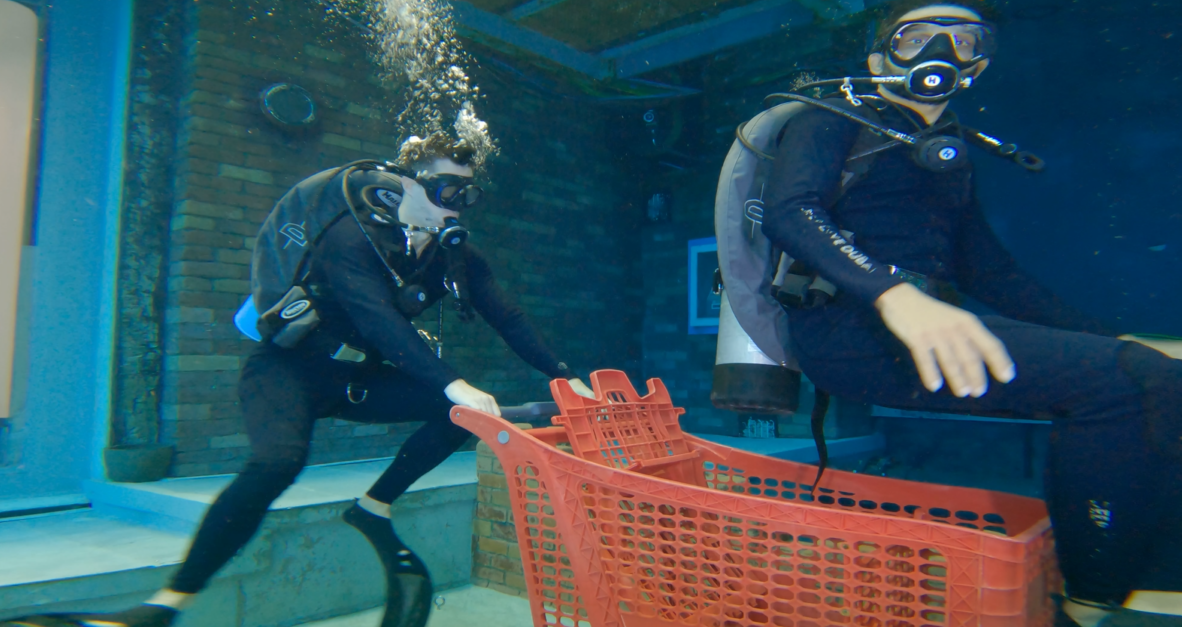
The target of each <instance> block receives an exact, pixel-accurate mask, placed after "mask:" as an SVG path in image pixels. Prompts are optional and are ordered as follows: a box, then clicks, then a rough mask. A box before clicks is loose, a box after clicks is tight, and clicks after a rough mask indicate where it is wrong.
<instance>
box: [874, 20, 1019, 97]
mask: <svg viewBox="0 0 1182 627" xmlns="http://www.w3.org/2000/svg"><path fill="white" fill-rule="evenodd" d="M879 50H881V51H882V52H883V54H886V55H888V56H889V57H890V59H891V62H892V63H894V64H895V65H896V66H898V67H901V68H905V69H907V73H906V75H905V76H903V77H900V78H901V80H899V81H898V82H897V83H894V84H891V85H888V88H889V89H891V90H892V91H895V92H896V93H899V94H900V95H902V96H904V97H906V98H911V99H913V100H918V101H920V102H943V101H945V100H948V99H949V98H951V97H952V96H953V95H955V94H956V93H957V92H958V91H960V90H961V89H963V88H966V87H969V86H971V85H972V84H973V80H974V79H975V78H976V76H975V73H967V74H966V71H967V70H971V69H973V68H974V67H976V66H977V64H979V63H981V62H982V61H986V60H987V59H989V58H990V57H992V56H993V54H994V53H996V52H997V39H996V37H995V29H994V27H993V25H991V24H989V23H987V22H979V21H975V20H965V19H962V18H951V17H947V18H945V17H934V18H927V19H923V20H916V21H911V22H904V23H902V24H898V25H897V26H896V27H895V30H894V31H893V34H892V35H891V36H890V38H889V39H886V40H884V41H883V42H881V44H880V47H879Z"/></svg>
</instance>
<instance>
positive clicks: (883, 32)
mask: <svg viewBox="0 0 1182 627" xmlns="http://www.w3.org/2000/svg"><path fill="white" fill-rule="evenodd" d="M894 4H895V6H894V11H893V13H892V14H890V15H889V17H888V18H887V19H886V20H884V21H883V22H882V24H883V27H882V28H881V29H880V32H879V38H878V40H877V42H876V44H875V46H874V48H873V50H872V51H871V54H870V55H869V58H868V63H869V67H870V70H871V73H872V74H873V76H872V77H867V78H853V77H851V78H845V79H836V80H829V81H817V82H813V83H810V84H807V85H804V86H803V88H802V89H799V90H797V91H798V92H801V91H805V90H810V92H809V93H812V92H811V90H813V89H814V88H816V89H824V88H826V87H832V88H834V91H835V92H837V93H834V94H833V95H832V96H829V97H821V98H817V97H810V96H808V95H804V94H801V93H791V94H777V95H776V96H775V97H776V98H778V99H779V100H788V101H789V102H787V103H785V104H780V105H778V106H776V107H774V108H772V109H769V110H768V111H765V112H764V113H762V114H760V116H757V117H756V118H754V119H752V120H751V121H750V122H748V123H746V124H745V125H743V126H742V127H740V129H739V138H738V141H736V143H735V145H734V147H733V148H732V150H731V153H730V156H729V157H728V159H727V162H726V165H725V166H724V170H723V173H722V177H721V179H720V185H719V192H718V204H717V209H716V229H717V234H718V240H719V259H720V265H721V271H722V277H721V278H722V281H721V282H722V284H723V286H724V289H725V294H726V296H727V299H726V300H727V302H726V303H725V304H724V313H723V317H724V318H727V317H728V316H733V320H734V321H736V322H737V323H738V325H739V326H740V327H741V329H742V331H743V333H742V334H741V335H742V337H741V338H740V340H741V341H740V342H738V343H735V344H734V346H733V348H736V350H735V351H730V350H729V349H728V348H727V346H728V345H727V340H726V335H727V334H726V333H725V332H724V331H725V330H724V329H720V345H719V355H720V362H719V363H720V366H719V370H717V371H716V379H715V382H716V388H715V398H716V400H719V401H720V402H721V404H727V403H729V404H730V405H732V406H738V405H742V404H744V403H745V404H747V405H754V406H760V405H761V404H762V406H763V407H764V408H765V409H767V408H769V407H770V408H772V409H774V407H773V406H774V405H775V402H776V399H775V398H774V397H775V395H776V392H777V391H778V390H782V389H784V386H786V385H791V384H792V383H794V382H795V383H796V384H799V374H795V375H794V374H793V370H797V372H799V371H803V373H804V374H806V375H807V376H808V378H809V380H811V381H812V382H813V383H815V384H816V386H817V388H818V389H819V390H824V391H826V392H828V393H832V394H835V395H838V396H841V397H843V398H847V399H851V400H855V401H858V402H862V403H867V404H873V405H881V406H887V407H894V408H900V409H911V410H924V411H935V412H943V413H956V414H975V415H986V416H988V415H1017V416H1025V417H1045V418H1046V419H1048V420H1053V435H1052V439H1051V442H1052V450H1051V455H1050V461H1049V472H1048V488H1047V492H1048V494H1049V498H1048V505H1049V509H1050V512H1051V518H1052V521H1053V524H1054V528H1055V537H1056V541H1057V550H1058V555H1059V563H1060V565H1061V568H1062V571H1063V574H1064V576H1065V578H1066V583H1067V588H1066V598H1065V600H1064V603H1063V608H1064V612H1065V615H1063V616H1061V617H1060V619H1061V620H1062V621H1065V622H1064V624H1076V623H1077V624H1079V625H1086V626H1093V625H1096V624H1097V623H1098V622H1099V621H1100V620H1105V621H1106V622H1105V623H1104V624H1105V625H1116V624H1124V623H1122V622H1120V621H1121V620H1125V619H1124V618H1123V616H1128V615H1131V614H1133V612H1131V611H1129V610H1125V609H1122V607H1121V606H1122V605H1123V604H1125V603H1126V600H1127V599H1128V598H1129V596H1130V592H1131V591H1132V590H1134V589H1135V587H1136V586H1137V585H1138V577H1139V576H1140V575H1141V573H1142V572H1143V571H1144V570H1145V569H1146V560H1147V559H1148V557H1149V554H1150V548H1151V544H1150V543H1151V542H1152V541H1153V539H1154V538H1155V537H1158V534H1156V533H1154V530H1155V529H1156V528H1157V527H1156V526H1157V525H1158V524H1162V523H1169V522H1172V523H1174V524H1175V525H1176V523H1177V521H1166V520H1161V518H1163V516H1162V514H1161V513H1162V512H1164V511H1168V510H1166V509H1165V508H1161V507H1158V504H1159V502H1160V500H1159V499H1161V498H1163V497H1167V498H1168V495H1170V494H1172V493H1173V492H1172V491H1171V490H1170V489H1169V488H1171V487H1176V486H1177V485H1178V483H1179V477H1180V476H1182V474H1180V473H1179V470H1180V469H1182V465H1180V463H1179V456H1180V455H1182V439H1180V437H1182V362H1179V361H1177V360H1173V359H1170V358H1169V357H1168V356H1167V355H1166V354H1163V352H1159V350H1154V349H1153V348H1150V347H1147V346H1145V345H1143V343H1139V342H1135V341H1124V340H1125V339H1137V338H1123V337H1122V338H1120V339H1118V338H1116V337H1114V335H1115V333H1113V332H1110V331H1109V330H1108V329H1107V328H1106V327H1105V326H1104V325H1103V324H1101V323H1099V322H1097V321H1095V320H1092V319H1091V318H1089V317H1088V316H1086V315H1084V314H1082V313H1080V312H1078V311H1076V310H1074V309H1073V308H1071V307H1069V306H1068V305H1067V304H1066V303H1064V302H1063V301H1062V300H1060V299H1059V298H1058V297H1056V296H1055V295H1054V294H1052V293H1051V292H1050V291H1049V290H1047V289H1045V288H1044V287H1042V286H1041V285H1039V284H1038V283H1037V282H1036V281H1035V280H1034V279H1033V278H1032V277H1031V276H1030V275H1028V274H1027V273H1025V272H1024V271H1022V270H1021V269H1020V268H1019V267H1018V265H1017V263H1016V262H1015V260H1014V259H1013V257H1011V256H1010V255H1009V254H1008V253H1007V252H1006V250H1005V249H1004V248H1003V246H1002V245H1001V243H1000V242H999V241H998V238H997V237H996V236H995V234H994V233H993V231H992V230H991V229H990V227H989V224H988V222H987V221H986V219H985V217H984V214H983V213H982V210H981V207H980V206H979V204H978V203H977V200H976V194H975V188H974V185H975V183H974V178H973V167H972V164H971V162H970V161H969V155H968V150H969V145H970V144H972V145H975V146H977V147H979V148H981V149H983V150H984V151H985V152H987V153H989V154H992V155H994V156H998V157H1002V158H1004V159H1007V160H1011V161H1014V162H1016V163H1017V164H1018V165H1019V166H1021V167H1023V168H1025V169H1027V170H1030V171H1035V172H1037V171H1040V170H1041V169H1042V167H1043V164H1042V162H1041V160H1039V159H1038V158H1037V157H1034V156H1033V155H1031V154H1029V153H1026V152H1023V151H1021V150H1018V148H1017V146H1015V145H1013V144H1009V143H1007V142H1004V141H1001V140H998V139H996V138H994V137H992V136H990V135H987V134H985V133H983V132H980V131H977V130H975V129H970V128H968V127H966V126H964V125H963V124H961V123H960V122H959V120H957V118H956V117H955V115H953V114H952V112H951V111H949V110H948V109H947V107H948V103H949V100H950V99H951V98H952V97H953V96H954V95H956V94H958V93H961V92H963V91H964V90H966V89H968V88H969V87H971V86H972V84H973V83H974V82H975V81H976V80H977V79H978V78H979V77H980V76H981V74H982V72H984V71H985V69H986V68H987V67H988V66H989V63H990V60H991V57H992V55H993V53H994V51H995V32H994V31H995V27H994V26H993V25H992V24H990V23H989V22H986V21H985V16H984V15H983V12H985V11H986V10H987V8H988V7H987V6H986V4H985V3H984V2H981V1H979V0H950V1H948V2H926V3H924V2H899V3H894ZM866 86H870V87H871V88H866ZM860 87H861V88H862V89H859V88H860ZM838 90H840V91H838ZM863 92H867V93H863ZM1168 270H1169V269H1168V268H1163V271H1168ZM962 294H963V295H968V296H971V297H973V298H975V299H977V300H978V301H980V302H983V303H984V304H986V305H988V306H989V307H991V308H992V309H993V310H995V311H997V312H999V313H1000V314H1001V315H983V316H980V317H978V316H976V315H973V314H972V313H969V312H968V311H966V310H965V309H963V308H962V307H961V303H962V300H961V296H960V295H962ZM724 322H725V320H724ZM789 330H790V332H789ZM752 343H753V344H754V345H755V346H758V347H759V349H761V350H760V351H759V352H758V357H759V359H757V360H755V361H754V362H751V363H746V364H744V363H740V362H741V361H742V360H739V359H723V357H725V356H726V355H728V354H729V353H737V352H742V349H744V348H747V347H748V346H749V345H751V344H752ZM1147 343H1151V344H1153V342H1147ZM1155 345H1156V347H1157V348H1160V349H1162V350H1163V351H1176V350H1177V347H1178V344H1177V343H1170V342H1168V341H1159V342H1156V344H1155ZM744 354H748V353H744ZM728 362H729V363H728ZM756 362H758V363H756ZM990 375H992V377H993V378H994V379H996V381H998V382H999V383H1000V384H1004V385H1000V384H999V385H993V386H990V385H989V376H990ZM794 376H795V379H794V378H793V377H794ZM760 393H766V395H767V396H768V398H765V399H762V400H761V399H758V398H754V397H755V396H758V395H759V394H760ZM743 394H746V395H747V398H738V397H737V396H741V395H743ZM817 415H819V416H820V417H821V419H823V412H820V413H819V414H816V415H815V416H817ZM814 424H816V419H814ZM1128 620H1144V619H1143V618H1131V619H1128ZM1161 620H1166V621H1169V620H1175V621H1176V622H1171V623H1168V624H1182V618H1177V619H1174V618H1164V619H1161ZM1137 624H1140V623H1137ZM1154 624H1157V623H1154ZM1163 624H1165V623H1163Z"/></svg>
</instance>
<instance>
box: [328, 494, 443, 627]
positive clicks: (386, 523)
mask: <svg viewBox="0 0 1182 627" xmlns="http://www.w3.org/2000/svg"><path fill="white" fill-rule="evenodd" d="M342 518H344V520H345V522H346V523H347V524H348V525H349V526H351V527H353V528H354V529H356V530H358V531H360V532H361V533H362V535H364V536H365V538H366V539H367V540H369V543H370V545H371V546H373V548H374V551H376V552H377V554H378V558H379V559H380V560H381V562H382V568H383V569H384V570H385V571H386V613H385V615H383V616H382V623H381V627H423V626H424V625H426V624H427V618H428V617H429V616H430V615H431V600H432V598H433V597H434V595H435V588H434V587H433V586H432V584H431V575H430V574H429V573H428V572H427V566H426V564H424V563H423V560H421V559H419V556H418V555H415V554H414V551H411V550H410V549H409V548H407V546H406V545H405V544H403V543H402V541H401V540H399V539H398V536H397V535H396V534H395V533H394V527H393V526H392V525H391V524H390V519H388V518H382V517H381V516H375V515H373V514H371V513H369V512H367V511H365V509H364V508H362V507H361V506H359V505H353V506H352V507H350V508H349V509H348V510H346V511H345V513H344V515H343V516H342Z"/></svg>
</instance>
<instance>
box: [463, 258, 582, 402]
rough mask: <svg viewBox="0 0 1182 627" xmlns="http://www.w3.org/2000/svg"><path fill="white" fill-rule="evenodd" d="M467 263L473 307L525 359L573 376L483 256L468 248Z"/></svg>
mask: <svg viewBox="0 0 1182 627" xmlns="http://www.w3.org/2000/svg"><path fill="white" fill-rule="evenodd" d="M466 263H467V265H468V291H469V292H470V295H471V298H472V307H473V308H474V309H475V310H476V312H477V313H479V314H480V317H481V318H484V320H485V322H488V324H489V326H491V327H492V328H493V329H495V330H496V331H497V333H498V334H500V336H501V338H502V339H504V340H505V343H506V344H508V345H509V348H511V349H513V352H514V353H517V355H518V356H519V357H521V359H523V360H524V361H525V363H527V364H529V365H531V366H533V367H534V368H536V369H537V370H538V371H539V372H541V373H542V374H545V375H546V376H548V377H550V378H551V379H559V378H568V377H571V376H573V375H572V373H571V372H570V371H569V370H568V369H566V367H565V366H564V364H562V363H561V362H559V361H558V358H557V357H555V356H554V354H553V353H552V352H550V349H549V348H547V347H546V343H545V342H544V341H543V340H542V337H541V336H540V335H538V332H537V331H536V330H535V329H534V328H533V325H531V324H530V323H529V319H528V318H526V316H525V314H524V313H523V312H522V311H521V309H519V308H518V307H517V306H516V305H514V304H513V303H512V302H510V301H509V299H508V298H507V297H506V296H505V294H504V292H502V291H501V288H500V287H499V286H498V285H497V282H496V279H494V278H493V274H492V269H491V268H489V266H488V262H487V261H485V259H484V257H483V256H482V255H480V253H478V252H476V251H475V250H473V249H471V248H469V250H468V255H467V259H466Z"/></svg>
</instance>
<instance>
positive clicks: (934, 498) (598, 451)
mask: <svg viewBox="0 0 1182 627" xmlns="http://www.w3.org/2000/svg"><path fill="white" fill-rule="evenodd" d="M590 379H591V384H592V388H593V389H594V390H595V393H596V397H597V398H596V399H587V398H584V397H581V396H579V395H577V394H575V393H574V391H573V390H572V389H571V388H570V385H569V383H567V382H566V381H563V380H555V381H553V382H552V383H551V391H552V392H553V393H554V398H555V400H556V401H557V403H558V406H559V409H560V410H561V415H559V416H556V417H554V419H553V422H554V424H555V425H557V426H554V427H550V428H545V429H534V430H530V431H522V430H519V429H517V428H516V427H514V426H513V425H511V424H510V423H509V422H507V421H505V420H503V419H500V418H497V417H495V416H492V415H489V414H485V413H482V412H479V411H476V410H472V409H468V408H464V407H456V408H455V409H453V410H452V414H451V416H452V420H453V422H455V423H456V424H459V425H461V426H463V427H465V428H467V429H468V430H470V431H472V432H473V433H475V434H476V435H477V436H479V437H480V438H481V439H482V440H483V441H484V442H485V443H487V444H488V445H489V447H490V448H491V449H492V451H493V452H494V453H495V454H496V455H497V458H498V460H499V461H500V463H501V465H502V466H503V467H504V469H505V474H506V477H507V479H508V484H509V495H510V502H511V503H510V504H511V509H512V511H513V515H514V521H515V523H516V533H517V538H518V543H519V546H520V547H521V552H522V562H523V565H524V570H525V580H526V585H527V588H528V591H529V600H530V606H531V613H532V616H533V624H534V626H535V627H544V626H548V625H555V626H557V625H562V626H565V627H620V626H626V627H656V626H658V625H661V626H664V625H706V626H716V627H724V626H725V627H740V626H742V627H746V626H763V625H776V626H780V627H828V626H830V625H863V626H877V627H908V626H910V627H926V626H937V625H940V626H943V625H949V626H959V625H980V626H982V627H1001V626H1005V627H1043V626H1049V625H1050V624H1051V622H1052V620H1053V611H1054V606H1053V604H1052V603H1051V600H1050V597H1049V594H1050V593H1051V592H1054V591H1056V590H1058V581H1059V575H1058V570H1057V568H1056V565H1055V561H1054V551H1053V542H1052V538H1051V532H1050V521H1049V519H1048V517H1047V511H1046V508H1045V506H1044V504H1043V503H1042V502H1041V501H1039V500H1037V499H1030V498H1026V497H1020V496H1016V495H1011V494H1005V493H1000V492H990V491H985V490H976V489H969V488H954V487H947V486H939V485H929V484H920V483H915V482H909V481H901V480H897V479H886V478H881V477H873V476H866V475H858V474H853V473H846V472H839V471H829V472H827V473H826V474H825V476H824V478H823V479H822V481H821V485H819V486H816V488H815V490H814V486H812V485H809V482H811V481H812V480H813V478H814V476H815V475H816V468H815V467H814V466H811V465H807V464H799V463H794V462H788V461H783V460H778V459H774V458H769V457H764V456H761V455H755V454H752V453H747V452H744V451H740V450H737V449H734V448H730V447H727V446H722V445H718V444H714V443H711V442H708V441H706V440H702V439H700V438H696V437H694V436H691V435H686V434H684V433H682V432H681V429H680V426H679V422H678V418H679V416H680V415H681V414H682V413H684V410H683V409H681V408H676V407H673V405H672V402H671V400H670V397H669V394H668V392H667V390H666V389H665V386H664V385H663V384H662V383H661V381H660V380H658V379H651V380H649V382H648V388H649V391H648V394H647V395H645V396H643V397H641V396H638V395H637V393H636V391H635V390H634V388H633V387H632V385H631V383H629V381H628V379H627V377H626V376H625V375H624V373H622V372H618V371H599V372H596V373H593V374H592V375H591V377H590ZM560 443H569V444H570V448H571V453H566V452H563V451H561V450H559V448H558V445H559V444H560Z"/></svg>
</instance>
